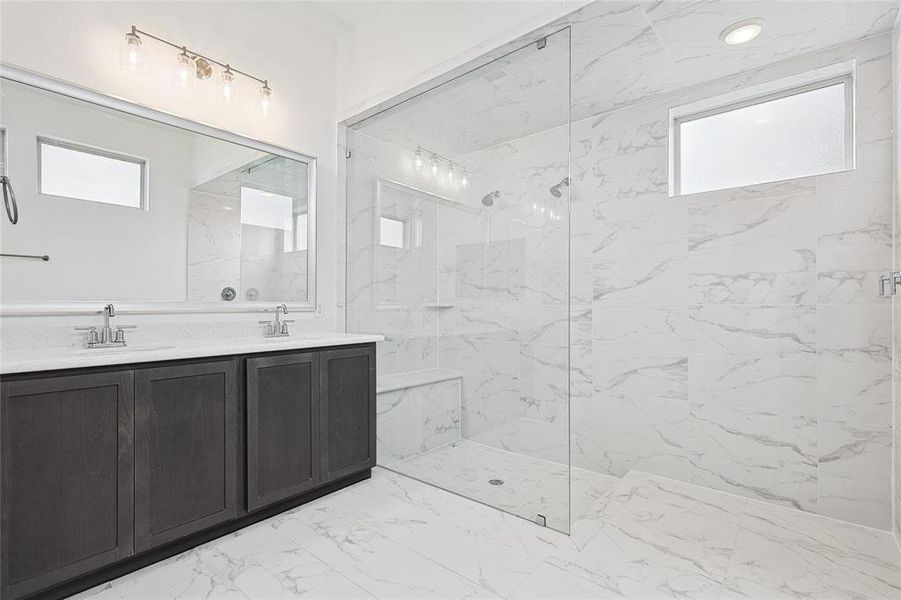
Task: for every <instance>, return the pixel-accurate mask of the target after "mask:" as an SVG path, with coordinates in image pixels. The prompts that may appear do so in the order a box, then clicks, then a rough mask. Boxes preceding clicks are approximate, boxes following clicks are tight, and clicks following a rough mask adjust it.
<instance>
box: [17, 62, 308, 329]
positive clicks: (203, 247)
mask: <svg viewBox="0 0 901 600" xmlns="http://www.w3.org/2000/svg"><path fill="white" fill-rule="evenodd" d="M0 175H3V176H4V184H3V188H4V190H3V191H4V193H5V197H4V199H5V206H4V208H6V209H7V210H6V211H5V214H3V215H2V224H0V254H2V256H0V311H2V314H7V315H9V314H42V313H59V312H80V309H82V308H84V309H85V310H86V311H87V312H94V311H95V310H96V307H97V306H98V305H102V304H104V303H107V302H116V303H117V306H119V307H121V309H124V310H126V311H128V310H129V309H130V310H132V311H133V312H217V311H218V312H243V311H255V310H261V309H263V308H270V307H272V306H275V305H277V304H281V303H285V304H287V305H288V307H289V308H291V309H292V310H315V308H316V159H315V158H314V157H312V156H306V155H303V154H299V153H297V152H293V151H290V150H286V149H284V148H279V147H277V146H273V145H271V144H267V143H263V142H258V141H256V140H253V139H250V138H246V137H243V136H240V135H236V134H233V133H230V132H226V131H222V130H219V129H215V128H213V127H209V126H207V125H203V124H200V123H195V122H192V121H188V120H185V119H181V118H179V117H175V116H172V115H169V114H166V113H162V112H159V111H154V110H151V109H148V108H145V107H142V106H139V105H136V104H132V103H129V102H125V101H122V100H119V99H116V98H112V97H109V96H105V95H103V94H99V93H97V92H94V91H91V90H87V89H84V88H80V87H78V86H74V85H71V84H68V83H65V82H61V81H58V80H54V79H50V78H47V77H44V76H41V75H37V74H34V73H30V72H28V71H23V70H20V69H17V68H13V67H9V66H6V65H3V66H0ZM15 212H17V213H18V215H15ZM15 216H18V222H17V223H13V221H14V220H15V218H14V217H15Z"/></svg>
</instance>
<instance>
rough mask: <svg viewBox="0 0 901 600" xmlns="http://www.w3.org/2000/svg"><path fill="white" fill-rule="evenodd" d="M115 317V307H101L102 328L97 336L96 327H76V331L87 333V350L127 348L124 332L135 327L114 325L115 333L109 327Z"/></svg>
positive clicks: (108, 305) (110, 305) (109, 305)
mask: <svg viewBox="0 0 901 600" xmlns="http://www.w3.org/2000/svg"><path fill="white" fill-rule="evenodd" d="M115 316H116V307H115V306H113V305H112V304H107V305H106V306H104V307H103V327H101V328H100V332H99V334H98V332H97V327H76V328H75V330H76V331H87V332H88V336H87V337H88V340H87V346H88V348H116V347H122V346H127V345H128V344H126V343H125V330H126V329H135V328H136V326H135V325H116V331H115V332H113V328H112V326H111V325H110V319H111V318H113V317H115Z"/></svg>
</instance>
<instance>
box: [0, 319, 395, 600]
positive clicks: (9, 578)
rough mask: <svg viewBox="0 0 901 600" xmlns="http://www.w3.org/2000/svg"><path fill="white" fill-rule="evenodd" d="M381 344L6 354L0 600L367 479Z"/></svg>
mask: <svg viewBox="0 0 901 600" xmlns="http://www.w3.org/2000/svg"><path fill="white" fill-rule="evenodd" d="M380 339H381V338H380V337H378V336H363V335H361V336H355V335H350V334H335V335H332V336H329V335H320V336H308V337H304V336H298V337H296V338H285V339H281V340H265V339H247V340H225V341H223V340H219V342H218V344H217V345H216V346H217V347H211V346H209V345H208V344H207V345H204V344H195V345H184V346H181V347H179V346H174V347H169V348H152V349H141V348H135V349H123V350H121V351H109V352H103V351H93V350H81V349H78V350H75V349H69V350H59V351H45V352H33V353H29V352H25V351H23V352H14V353H7V354H5V355H4V361H3V363H2V367H3V377H2V383H0V388H2V389H0V411H2V422H0V441H2V454H0V463H2V464H0V468H2V472H3V478H2V485H0V515H2V529H3V532H2V536H0V537H2V541H0V563H2V573H0V579H2V581H0V583H2V589H0V597H3V598H5V599H10V600H12V599H16V598H25V597H29V596H32V595H35V596H41V597H64V596H66V595H68V594H70V593H73V592H76V591H79V590H82V589H87V588H88V587H91V586H93V585H96V584H98V583H100V582H102V581H104V580H108V579H111V578H114V577H116V576H119V575H121V574H124V573H126V572H129V571H132V570H135V569H137V568H140V567H143V566H146V565H147V564H150V563H152V562H155V561H158V560H160V559H162V558H165V557H168V556H171V555H173V554H176V553H178V552H182V551H184V550H186V549H188V548H190V547H193V546H196V545H198V544H200V543H203V542H205V541H207V540H210V539H212V538H214V537H218V536H221V535H223V534H225V533H228V532H231V531H234V530H236V529H239V528H241V527H245V526H247V525H249V524H251V523H254V522H256V521H259V520H261V519H264V518H267V517H270V516H272V515H274V514H277V513H279V512H282V511H285V510H287V509H290V508H292V507H294V506H297V505H299V504H302V503H304V502H308V501H310V500H312V499H314V498H317V497H319V496H322V495H324V494H327V493H329V492H332V491H335V490H338V489H340V488H343V487H345V486H347V485H350V484H352V483H355V482H357V481H360V480H362V479H365V478H367V477H369V475H370V469H371V468H372V467H373V466H374V465H375V442H376V437H375V408H376V405H375V382H376V379H375V378H376V370H375V342H376V341H379V340H380ZM95 352H96V353H95Z"/></svg>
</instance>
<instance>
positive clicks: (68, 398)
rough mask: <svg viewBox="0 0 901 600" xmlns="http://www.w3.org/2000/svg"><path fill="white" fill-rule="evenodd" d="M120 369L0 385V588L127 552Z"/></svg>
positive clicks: (127, 445)
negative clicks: (0, 515) (0, 520)
mask: <svg viewBox="0 0 901 600" xmlns="http://www.w3.org/2000/svg"><path fill="white" fill-rule="evenodd" d="M133 398H134V388H133V383H132V374H131V372H130V371H121V372H114V373H94V374H86V375H75V376H70V377H37V378H34V379H28V380H25V381H14V382H6V381H4V382H3V383H2V385H0V403H2V406H0V410H2V413H0V418H2V424H0V425H2V426H0V439H2V464H0V467H2V473H3V477H2V487H0V507H2V523H0V529H2V536H0V563H2V572H0V580H2V588H0V597H3V598H15V597H21V596H24V595H27V594H30V593H32V592H35V591H38V590H41V589H44V588H47V587H50V586H52V585H54V584H57V583H59V582H62V581H65V580H66V579H70V578H72V577H75V576H77V575H80V574H82V573H86V572H88V571H91V570H93V569H98V568H100V567H103V566H105V565H108V564H111V563H114V562H116V561H118V560H121V559H123V558H126V557H128V556H130V555H131V554H132V553H133V530H132V524H133V522H132V507H133V498H134V496H133V469H134V460H133V449H134V447H133V440H132V432H133V430H134V416H133Z"/></svg>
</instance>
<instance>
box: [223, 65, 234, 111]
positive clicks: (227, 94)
mask: <svg viewBox="0 0 901 600" xmlns="http://www.w3.org/2000/svg"><path fill="white" fill-rule="evenodd" d="M234 99H235V74H234V73H232V70H231V67H229V66H228V65H226V66H225V70H224V71H222V100H223V101H224V102H225V103H226V104H231V102H232V100H234Z"/></svg>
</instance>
